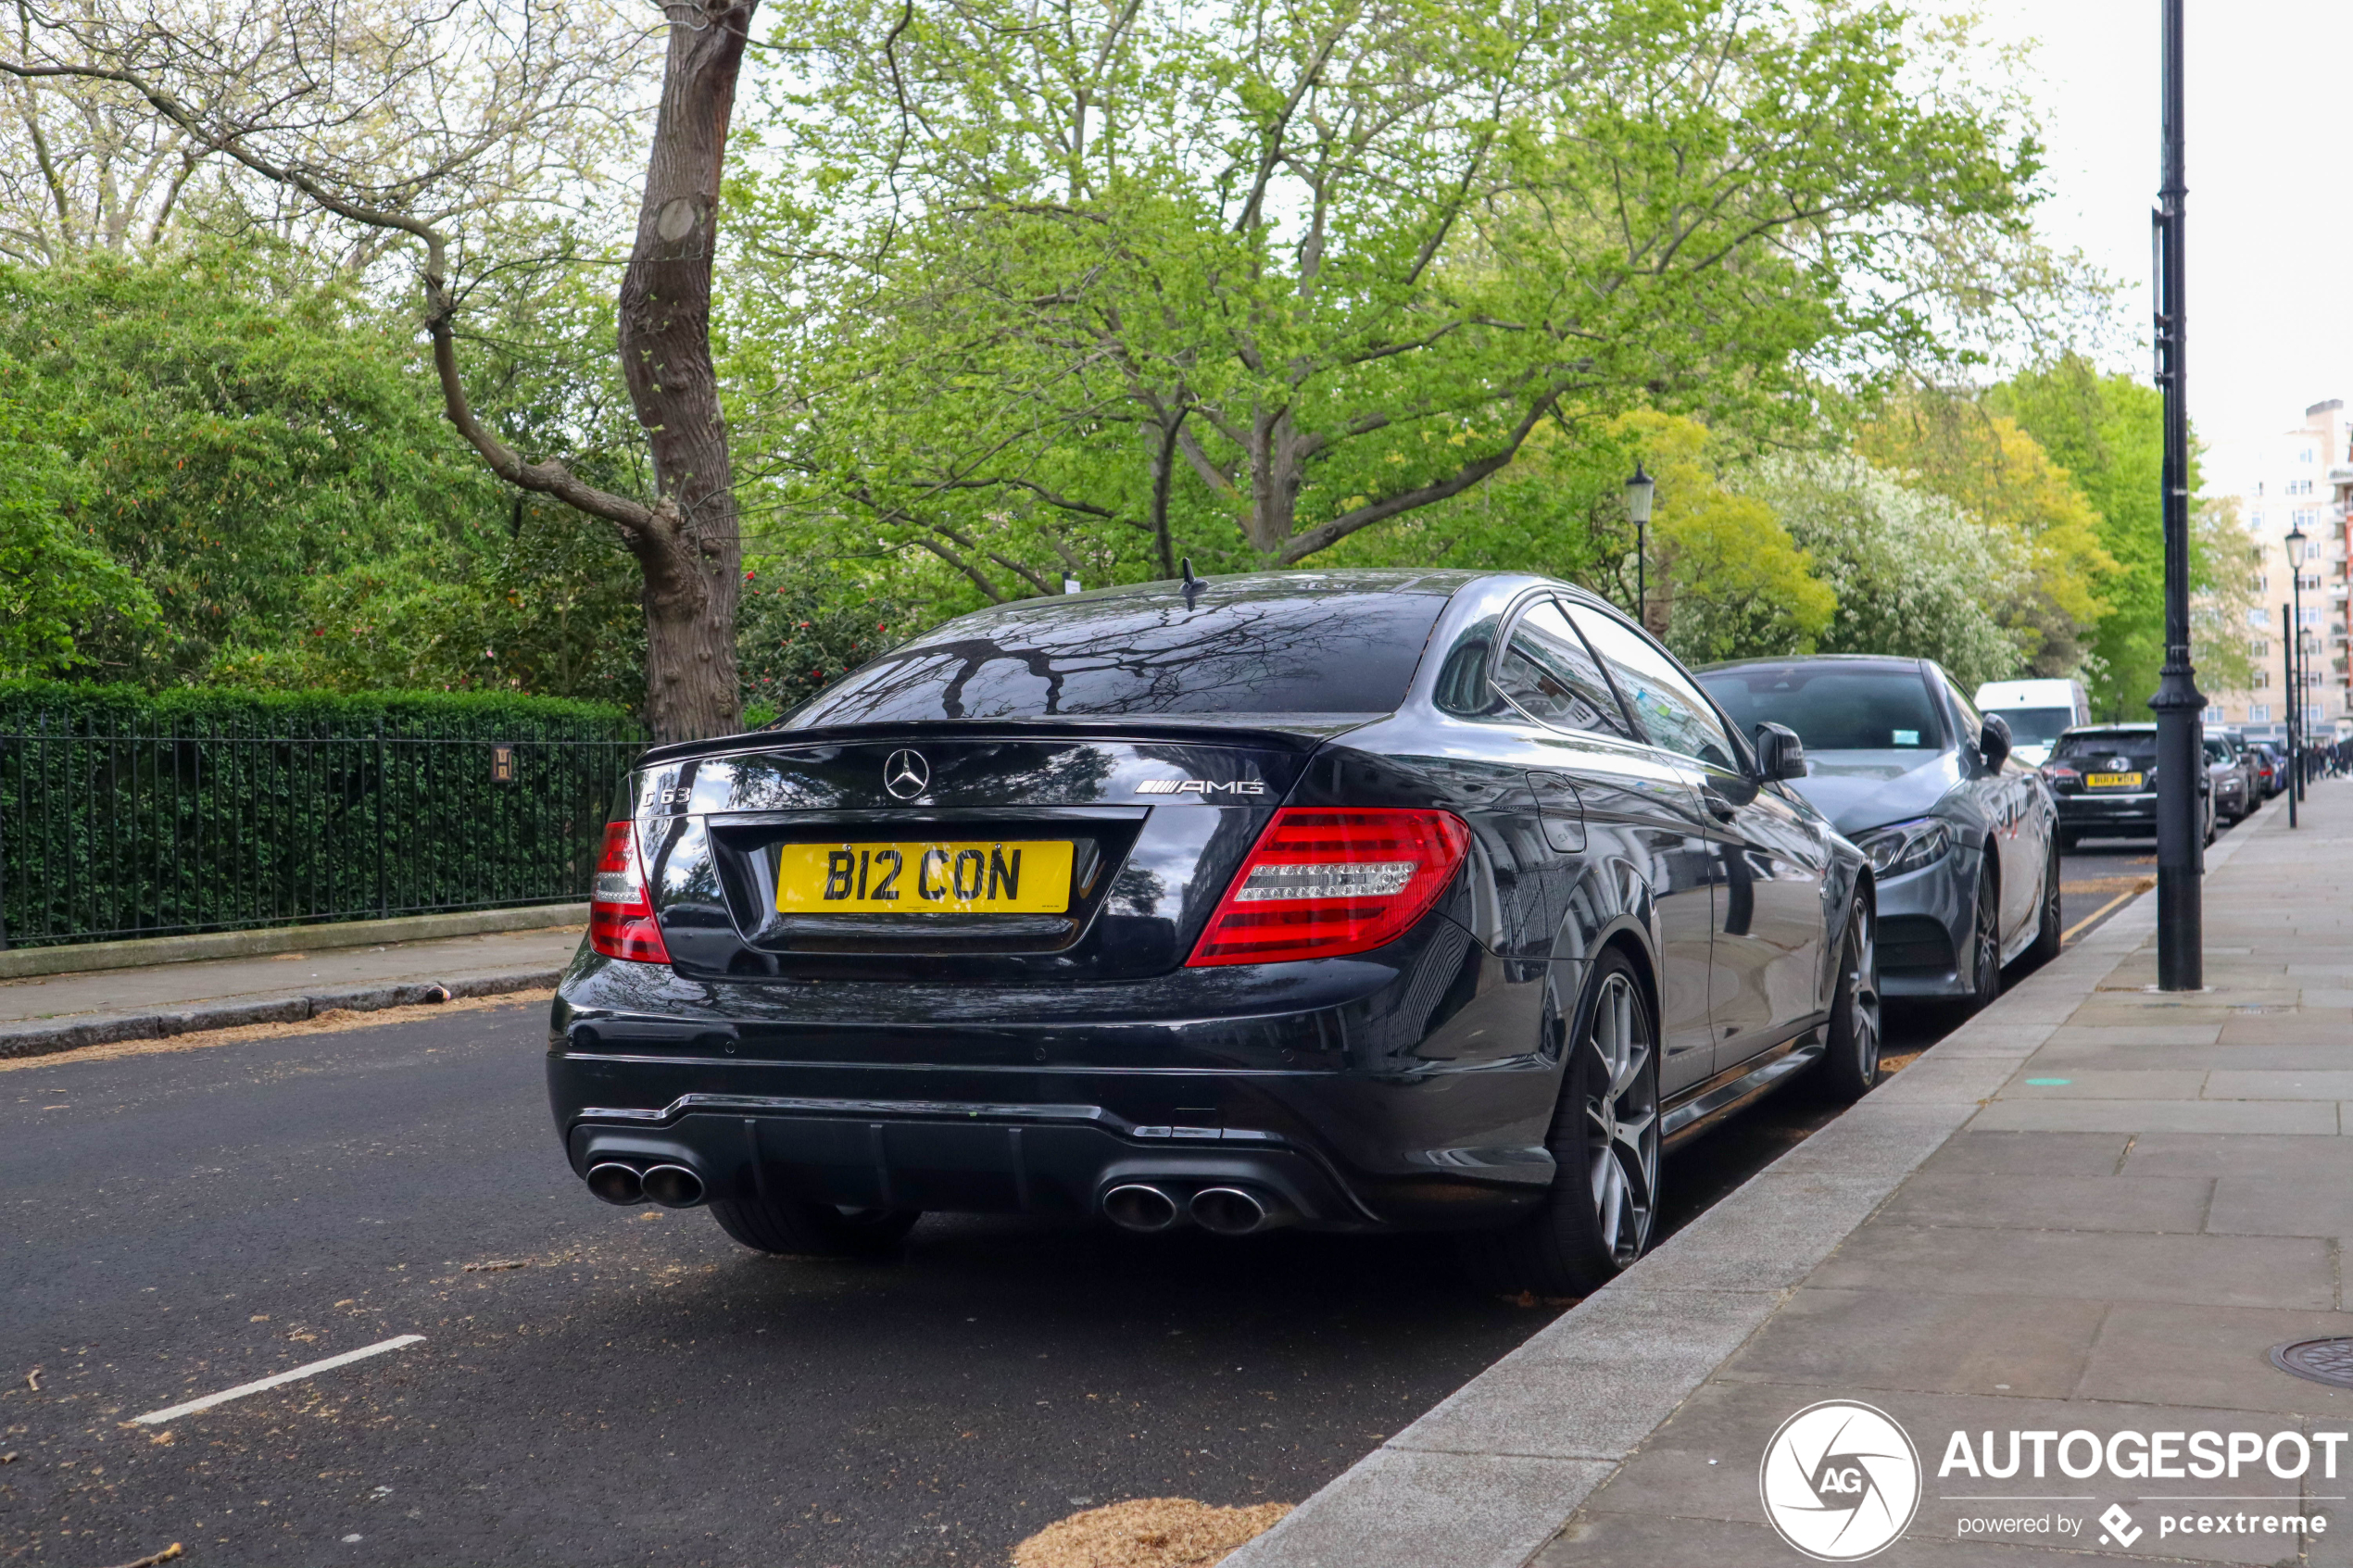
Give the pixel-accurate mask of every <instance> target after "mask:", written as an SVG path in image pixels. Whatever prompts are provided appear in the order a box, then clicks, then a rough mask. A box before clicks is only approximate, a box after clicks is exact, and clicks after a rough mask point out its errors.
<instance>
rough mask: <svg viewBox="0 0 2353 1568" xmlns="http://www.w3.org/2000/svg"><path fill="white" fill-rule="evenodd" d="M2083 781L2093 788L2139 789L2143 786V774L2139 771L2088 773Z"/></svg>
mask: <svg viewBox="0 0 2353 1568" xmlns="http://www.w3.org/2000/svg"><path fill="white" fill-rule="evenodd" d="M2083 783H2084V784H2085V785H2086V786H2088V787H2090V788H2092V789H2138V788H2140V787H2141V775H2140V774H2138V773H2086V774H2084V775H2083Z"/></svg>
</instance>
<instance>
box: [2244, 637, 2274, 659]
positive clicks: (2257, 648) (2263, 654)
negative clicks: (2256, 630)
mask: <svg viewBox="0 0 2353 1568" xmlns="http://www.w3.org/2000/svg"><path fill="white" fill-rule="evenodd" d="M2246 657H2247V658H2249V659H2269V658H2270V657H2271V638H2269V637H2257V638H2256V639H2254V640H2253V641H2252V642H2250V643H2248V644H2247V645H2246Z"/></svg>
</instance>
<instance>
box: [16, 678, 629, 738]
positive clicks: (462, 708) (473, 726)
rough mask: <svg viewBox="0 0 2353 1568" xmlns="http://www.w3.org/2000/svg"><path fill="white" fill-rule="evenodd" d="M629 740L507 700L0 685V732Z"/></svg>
mask: <svg viewBox="0 0 2353 1568" xmlns="http://www.w3.org/2000/svg"><path fill="white" fill-rule="evenodd" d="M379 727H381V728H383V729H384V731H385V733H387V734H406V735H419V736H434V737H438V738H441V739H445V740H458V739H473V740H500V739H510V738H513V737H515V736H518V735H524V734H529V735H534V736H537V737H541V738H544V739H550V740H582V741H587V740H615V741H635V740H638V739H640V738H642V734H643V732H642V730H641V729H640V728H639V726H638V724H637V721H636V720H635V719H634V718H633V717H631V716H630V715H629V714H628V713H627V712H625V711H623V709H618V708H614V707H610V706H607V705H604V704H600V703H593V702H580V701H575V700H573V699H570V698H565V697H545V696H516V695H514V694H513V693H510V692H401V691H390V692H360V693H348V694H346V693H334V692H317V691H304V692H257V691H237V690H232V689H222V688H218V687H192V686H175V687H166V688H163V689H162V690H150V689H148V688H146V687H144V686H134V685H129V684H96V683H87V682H80V681H39V680H13V681H0V734H33V733H36V732H38V731H44V730H45V731H46V732H47V733H51V734H66V733H69V732H80V731H90V732H95V733H97V734H133V733H136V734H159V735H210V734H219V735H307V736H312V737H330V736H348V737H359V736H372V735H374V734H376V732H377V730H378V728H379Z"/></svg>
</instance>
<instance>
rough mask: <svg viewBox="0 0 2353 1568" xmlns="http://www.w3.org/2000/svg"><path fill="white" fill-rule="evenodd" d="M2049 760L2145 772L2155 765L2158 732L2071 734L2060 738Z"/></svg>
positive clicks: (2090, 766) (2093, 767) (2095, 768)
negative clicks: (2062, 738) (2061, 739)
mask: <svg viewBox="0 0 2353 1568" xmlns="http://www.w3.org/2000/svg"><path fill="white" fill-rule="evenodd" d="M2117 759H2122V761H2121V763H2119V762H2118V760H2117ZM2052 760H2053V761H2057V762H2081V763H2082V764H2084V765H2085V766H2086V767H2087V768H2090V769H2092V770H2093V771H2100V772H2129V771H2134V770H2139V771H2144V772H2145V771H2147V770H2149V769H2151V768H2154V767H2156V766H2157V736H2156V735H2155V734H2153V733H2151V732H2149V731H2146V730H2144V731H2141V732H2139V733H2137V734H2121V735H2119V734H2105V735H2103V734H2088V735H2070V736H2068V737H2067V738H2066V739H2065V740H2063V741H2061V742H2059V744H2058V750H2057V752H2056V753H2054V754H2053V757H2052Z"/></svg>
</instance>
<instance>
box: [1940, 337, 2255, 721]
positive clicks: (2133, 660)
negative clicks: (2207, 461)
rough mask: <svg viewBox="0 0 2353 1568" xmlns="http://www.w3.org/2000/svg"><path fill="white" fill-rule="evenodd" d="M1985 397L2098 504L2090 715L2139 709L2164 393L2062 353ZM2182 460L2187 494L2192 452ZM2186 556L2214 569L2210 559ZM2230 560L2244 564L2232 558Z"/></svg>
mask: <svg viewBox="0 0 2353 1568" xmlns="http://www.w3.org/2000/svg"><path fill="white" fill-rule="evenodd" d="M1985 406H1986V407H1987V408H1990V409H1992V410H1993V411H1994V412H1996V413H2000V414H2006V415H2007V416H2008V417H2009V418H2011V419H2014V420H2017V421H2018V422H2019V424H2020V426H2021V427H2022V428H2023V429H2025V430H2026V431H2027V432H2028V433H2031V434H2032V436H2033V437H2034V439H2035V440H2036V441H2037V442H2039V443H2040V444H2041V445H2042V447H2043V449H2044V450H2045V452H2047V453H2049V454H2050V456H2051V458H2052V459H2053V460H2054V461H2056V462H2057V464H2058V465H2059V466H2060V467H2061V468H2063V469H2065V470H2067V473H2068V477H2069V479H2070V482H2071V483H2073V484H2074V486H2075V488H2076V489H2077V490H2079V491H2081V492H2082V495H2083V496H2084V497H2085V498H2086V499H2087V500H2088V501H2089V502H2090V504H2091V507H2092V509H2093V511H2094V512H2095V513H2096V514H2097V517H2098V523H2097V533H2098V536H2099V542H2100V545H2101V546H2102V548H2103V549H2105V550H2106V551H2107V553H2108V557H2109V558H2110V559H2111V560H2113V561H2114V563H2115V564H2114V566H2113V567H2111V568H2108V569H2107V570H2106V571H2103V572H2102V573H2101V574H2100V577H2099V595H2100V597H2101V598H2102V600H2103V601H2105V603H2106V605H2107V607H2108V613H2107V614H2106V615H2105V616H2104V617H2103V618H2102V620H2101V621H2100V623H2099V625H2098V626H2097V627H2096V628H2095V630H2094V631H2093V632H2092V634H2091V636H2090V638H2089V640H2088V642H2087V644H2086V646H2087V647H2088V649H2089V651H2090V654H2091V656H2092V657H2091V658H2090V659H2087V660H2086V661H2085V673H2086V679H2085V684H2086V685H2087V686H2088V687H2089V688H2090V692H2091V698H2092V711H2093V712H2094V713H2095V715H2097V716H2099V717H2101V718H2104V719H2122V720H2138V719H2145V718H2146V717H2147V715H2148V699H2149V698H2150V697H2151V696H2155V695H2156V693H2157V672H2158V667H2159V666H2160V665H2161V664H2163V663H2164V660H2165V540H2164V530H2163V527H2162V520H2161V517H2160V514H2159V507H2160V502H2161V498H2162V497H2161V494H2160V490H2161V481H2162V479H2163V474H2164V466H2165V423H2164V420H2165V399H2164V395H2163V394H2161V393H2159V392H2158V390H2157V389H2156V388H2154V387H2151V386H2147V385H2144V384H2143V383H2141V382H2139V381H2137V380H2135V379H2134V378H2133V377H2132V376H2129V375H2124V374H2121V373H2115V374H2107V375H2103V374H2101V373H2100V372H2099V371H2097V370H2095V369H2094V368H2093V367H2092V366H2091V365H2090V364H2089V363H2088V362H2086V361H2085V360H2083V359H2082V358H2079V357H2076V356H2072V355H2070V356H2068V357H2066V358H2061V359H2059V360H2057V362H2056V363H2054V364H2052V365H2050V366H2048V367H2045V368H2044V369H2041V370H2031V371H2028V372H2026V373H2024V374H2021V375H2019V376H2015V377H2013V378H2011V379H2010V380H2009V381H2007V382H2005V383H2001V384H2000V385H1997V386H1994V387H1993V388H1991V389H1989V390H1988V392H1987V393H1986V395H1985ZM2192 450H2193V452H2195V450H2196V444H2195V443H2193V444H2192ZM2190 468H2191V473H2190V490H2191V493H2192V494H2193V495H2195V494H2196V491H2197V485H2198V479H2197V464H2196V459H2195V458H2193V459H2192V462H2191V465H2190ZM2201 554H2202V552H2201ZM2193 565H2194V566H2195V567H2196V568H2197V570H2198V571H2199V572H2200V574H2201V575H2204V576H2207V577H2208V578H2209V579H2210V578H2211V577H2212V575H2213V568H2212V566H2211V565H2210V564H2208V563H2207V562H2205V561H2204V560H2202V559H2201V560H2197V561H2194V562H2193ZM2228 570H2230V571H2244V570H2245V569H2244V567H2243V565H2241V564H2240V563H2237V562H2231V563H2228Z"/></svg>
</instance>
